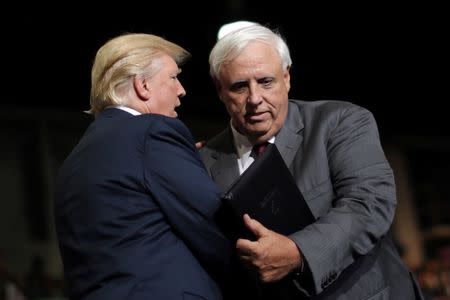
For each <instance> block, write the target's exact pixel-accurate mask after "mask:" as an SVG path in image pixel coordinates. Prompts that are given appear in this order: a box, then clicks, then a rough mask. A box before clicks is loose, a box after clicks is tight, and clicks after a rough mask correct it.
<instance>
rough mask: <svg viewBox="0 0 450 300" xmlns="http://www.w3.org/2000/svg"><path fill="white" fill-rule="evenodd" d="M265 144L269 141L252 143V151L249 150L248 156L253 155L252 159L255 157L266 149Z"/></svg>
mask: <svg viewBox="0 0 450 300" xmlns="http://www.w3.org/2000/svg"><path fill="white" fill-rule="evenodd" d="M267 145H269V142H264V143H261V144H256V145H254V146H253V148H252V152H250V156H251V157H253V159H256V158H257V157H258V156H260V155H261V154H262V153H263V152H264V150H266V147H267Z"/></svg>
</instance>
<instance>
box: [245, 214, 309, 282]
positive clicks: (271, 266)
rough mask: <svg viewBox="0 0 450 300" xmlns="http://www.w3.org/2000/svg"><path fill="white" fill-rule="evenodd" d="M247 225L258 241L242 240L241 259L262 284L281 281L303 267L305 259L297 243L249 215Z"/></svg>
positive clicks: (246, 220)
mask: <svg viewBox="0 0 450 300" xmlns="http://www.w3.org/2000/svg"><path fill="white" fill-rule="evenodd" d="M244 223H245V225H246V227H247V228H248V229H249V230H250V231H251V232H252V233H253V234H254V235H255V236H256V239H257V240H256V241H254V242H253V241H250V240H246V239H239V240H238V241H237V243H236V249H237V252H238V256H239V258H240V259H241V261H243V262H244V264H246V265H247V266H249V267H250V268H253V269H256V271H257V273H258V274H259V277H260V279H261V281H263V282H274V281H278V280H280V279H282V278H283V277H285V276H286V275H288V274H289V273H290V272H292V271H293V270H295V269H296V268H298V267H299V266H300V264H301V260H302V255H301V253H300V251H299V249H298V247H297V245H296V244H295V243H294V241H292V240H291V239H289V238H288V237H286V236H284V235H281V234H278V233H276V232H274V231H271V230H269V229H267V228H266V227H264V226H263V225H262V224H261V223H259V222H258V221H256V220H254V219H252V218H250V216H249V215H247V214H245V215H244Z"/></svg>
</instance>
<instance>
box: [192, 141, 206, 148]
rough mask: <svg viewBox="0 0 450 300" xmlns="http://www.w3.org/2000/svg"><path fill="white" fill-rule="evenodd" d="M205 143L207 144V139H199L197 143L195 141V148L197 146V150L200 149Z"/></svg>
mask: <svg viewBox="0 0 450 300" xmlns="http://www.w3.org/2000/svg"><path fill="white" fill-rule="evenodd" d="M205 145H206V141H205V140H201V141H198V142H197V143H195V148H197V150H200V149H202V148H203V146H205Z"/></svg>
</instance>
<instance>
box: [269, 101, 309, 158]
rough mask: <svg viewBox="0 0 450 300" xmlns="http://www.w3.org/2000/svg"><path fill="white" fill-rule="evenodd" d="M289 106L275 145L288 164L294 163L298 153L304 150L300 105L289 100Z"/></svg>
mask: <svg viewBox="0 0 450 300" xmlns="http://www.w3.org/2000/svg"><path fill="white" fill-rule="evenodd" d="M288 105H289V108H288V114H287V117H286V120H285V121H284V126H283V127H282V128H281V130H280V132H279V133H278V134H277V137H276V139H275V145H276V146H277V148H278V150H279V151H280V153H281V156H282V157H283V159H284V161H285V163H286V165H287V166H290V165H291V164H292V160H293V159H294V156H295V155H296V154H297V153H300V152H301V151H302V149H301V147H300V144H301V143H302V141H303V134H302V132H303V127H304V125H303V120H302V118H301V114H300V111H299V107H298V106H297V105H295V104H294V103H293V102H291V101H289V104H288Z"/></svg>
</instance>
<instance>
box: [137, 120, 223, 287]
mask: <svg viewBox="0 0 450 300" xmlns="http://www.w3.org/2000/svg"><path fill="white" fill-rule="evenodd" d="M156 121H157V122H154V123H156V124H152V125H151V126H150V127H149V130H148V132H147V137H146V145H145V171H144V172H145V174H144V176H145V182H146V185H147V188H148V190H149V191H150V193H151V194H152V195H153V197H154V198H155V200H156V201H157V202H158V204H159V205H160V207H161V210H162V211H163V213H164V215H165V216H166V217H167V220H168V222H169V223H170V225H171V227H172V228H173V231H174V232H175V234H177V235H178V236H179V237H180V238H181V239H182V240H183V241H184V242H185V244H186V245H187V246H188V247H189V248H190V249H191V251H192V252H193V253H194V255H195V256H196V257H197V259H199V261H200V262H201V263H202V265H203V266H204V267H205V268H206V269H207V270H208V271H209V272H210V273H214V274H213V275H217V276H219V278H221V277H222V275H224V274H223V273H224V272H225V270H226V268H227V265H228V263H229V261H228V259H229V257H230V256H231V243H230V242H229V241H228V240H227V239H226V238H225V237H224V235H223V234H222V233H221V232H220V231H219V229H218V228H217V226H216V224H215V222H214V219H213V217H214V213H215V212H216V210H217V208H218V206H219V205H220V198H219V195H220V192H221V191H220V190H219V188H218V187H217V186H216V185H215V184H214V183H213V181H212V180H211V179H210V177H209V176H208V173H207V171H206V169H205V167H204V165H203V162H202V161H201V160H200V156H199V155H198V152H197V149H196V148H195V145H194V140H193V138H192V135H191V133H190V132H189V130H188V129H187V128H186V127H185V126H184V124H182V123H181V121H179V120H177V119H171V118H161V119H160V120H156Z"/></svg>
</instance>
